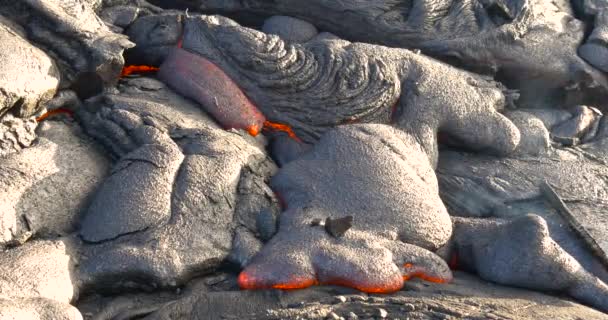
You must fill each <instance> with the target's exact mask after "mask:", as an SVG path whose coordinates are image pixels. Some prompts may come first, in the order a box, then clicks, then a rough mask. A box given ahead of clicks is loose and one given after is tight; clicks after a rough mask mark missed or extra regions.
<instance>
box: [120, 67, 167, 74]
mask: <svg viewBox="0 0 608 320" xmlns="http://www.w3.org/2000/svg"><path fill="white" fill-rule="evenodd" d="M158 70H159V68H158V67H153V66H136V65H132V66H125V67H124V68H122V72H121V73H120V76H121V77H126V76H129V75H132V74H137V73H150V72H156V71H158Z"/></svg>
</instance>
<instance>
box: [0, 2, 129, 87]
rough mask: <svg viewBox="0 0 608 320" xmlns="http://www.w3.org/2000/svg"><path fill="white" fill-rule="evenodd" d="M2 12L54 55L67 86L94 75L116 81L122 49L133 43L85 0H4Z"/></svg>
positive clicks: (107, 82) (120, 65)
mask: <svg viewBox="0 0 608 320" xmlns="http://www.w3.org/2000/svg"><path fill="white" fill-rule="evenodd" d="M0 13H1V14H2V15H4V16H5V17H6V18H7V19H10V20H11V21H12V22H13V23H15V24H17V25H20V26H21V28H22V29H23V30H25V34H26V36H27V38H28V40H30V41H32V42H34V43H36V45H38V46H40V47H41V48H42V49H43V50H45V51H46V52H47V53H48V54H50V55H51V56H52V57H53V59H55V62H56V63H57V64H58V67H59V69H60V70H61V74H62V80H63V81H64V86H67V85H69V84H71V83H72V82H73V81H74V80H76V79H79V77H81V78H80V79H82V77H92V75H94V76H95V77H98V78H99V79H100V80H101V81H102V82H103V83H104V84H115V83H116V80H117V77H118V75H120V71H121V69H122V67H123V64H124V59H123V57H122V53H123V50H124V49H126V48H130V47H132V46H133V43H131V42H130V41H129V40H127V37H126V36H124V35H122V34H117V33H113V32H111V31H110V30H109V28H108V27H107V26H106V25H105V24H104V23H103V21H102V20H101V19H100V18H99V17H98V16H97V15H96V13H95V11H94V10H93V7H92V6H91V3H89V2H87V1H84V0H68V1H64V0H51V1H49V0H26V1H20V2H18V3H12V2H11V1H4V2H2V3H0ZM18 60H19V59H18ZM44 72H46V70H44Z"/></svg>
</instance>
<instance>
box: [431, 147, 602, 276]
mask: <svg viewBox="0 0 608 320" xmlns="http://www.w3.org/2000/svg"><path fill="white" fill-rule="evenodd" d="M600 142H602V141H599V142H596V143H594V144H587V145H583V146H582V147H581V148H566V149H556V150H555V152H553V153H551V154H549V155H546V156H544V157H542V158H541V157H526V158H520V159H509V158H506V159H498V158H493V157H487V156H480V155H472V154H466V153H460V152H453V151H449V152H444V153H442V155H441V159H440V161H439V166H438V169H437V173H438V179H439V185H440V192H441V197H442V200H443V201H444V203H445V204H446V206H447V208H448V210H449V211H450V213H451V214H454V215H459V216H477V217H491V216H494V217H503V218H513V217H518V216H520V215H525V214H528V213H530V212H532V213H535V214H538V215H541V216H542V217H544V219H545V220H546V221H547V223H548V228H549V230H550V233H551V237H552V238H553V239H554V240H555V241H556V242H557V243H558V244H559V245H560V246H561V247H562V248H563V249H564V250H565V251H566V252H568V253H569V254H570V255H572V256H573V257H575V258H576V259H577V260H578V261H579V262H580V263H581V264H582V266H583V267H584V268H585V269H586V270H588V271H590V272H591V273H593V274H595V275H596V276H598V277H599V278H600V279H602V280H603V281H608V271H607V270H606V267H605V266H604V265H603V264H602V263H601V260H600V259H599V258H598V257H597V256H595V255H594V253H593V252H592V251H591V250H590V248H589V247H588V246H586V245H585V243H583V242H582V241H581V240H580V239H579V238H578V236H577V234H576V233H573V231H572V230H570V228H569V227H568V226H569V225H570V221H568V220H566V219H564V217H562V216H560V214H558V212H557V211H556V210H557V208H555V207H554V206H553V205H551V204H550V203H547V202H546V199H545V198H544V196H542V195H541V193H540V189H539V186H540V185H541V183H542V182H543V181H545V180H547V181H548V182H549V183H550V184H551V185H553V186H555V187H556V189H557V191H558V192H559V194H560V195H561V196H562V197H563V198H564V199H566V201H567V203H568V205H569V207H570V209H571V210H572V211H573V212H576V213H577V214H580V215H589V214H596V215H597V213H594V212H597V211H596V210H595V209H591V208H598V207H600V208H601V207H603V206H605V205H604V203H605V200H604V199H605V197H606V194H607V192H608V186H607V185H606V181H605V179H604V178H603V177H604V176H605V175H606V174H608V172H607V169H606V163H607V162H606V160H607V159H608V158H607V157H606V151H605V150H607V149H606V148H605V146H603V145H600V144H599V143H600ZM604 142H605V141H604ZM599 150H603V153H602V152H600V151H599ZM602 215H603V213H602ZM596 219H601V216H597V217H596ZM597 240H598V241H602V240H603V238H598V239H597Z"/></svg>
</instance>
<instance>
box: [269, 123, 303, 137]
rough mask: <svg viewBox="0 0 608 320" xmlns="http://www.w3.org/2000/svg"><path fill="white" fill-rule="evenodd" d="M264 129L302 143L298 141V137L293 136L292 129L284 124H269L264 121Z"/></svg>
mask: <svg viewBox="0 0 608 320" xmlns="http://www.w3.org/2000/svg"><path fill="white" fill-rule="evenodd" d="M264 129H265V130H269V131H271V130H274V131H282V132H285V133H287V135H288V136H289V137H290V138H292V139H293V140H295V141H297V142H302V140H300V138H298V136H297V135H296V134H295V132H293V129H291V127H290V126H288V125H286V124H281V123H275V122H270V121H268V120H266V121H264Z"/></svg>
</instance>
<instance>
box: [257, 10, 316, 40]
mask: <svg viewBox="0 0 608 320" xmlns="http://www.w3.org/2000/svg"><path fill="white" fill-rule="evenodd" d="M262 31H264V32H265V33H268V34H276V35H277V36H279V37H281V39H283V40H285V42H289V43H304V42H307V41H309V40H311V39H312V38H314V37H315V36H316V35H317V34H318V33H319V32H318V31H317V28H316V27H315V26H314V25H313V24H311V23H309V22H307V21H303V20H300V19H296V18H292V17H286V16H274V17H270V18H268V19H266V21H264V25H263V26H262Z"/></svg>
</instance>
